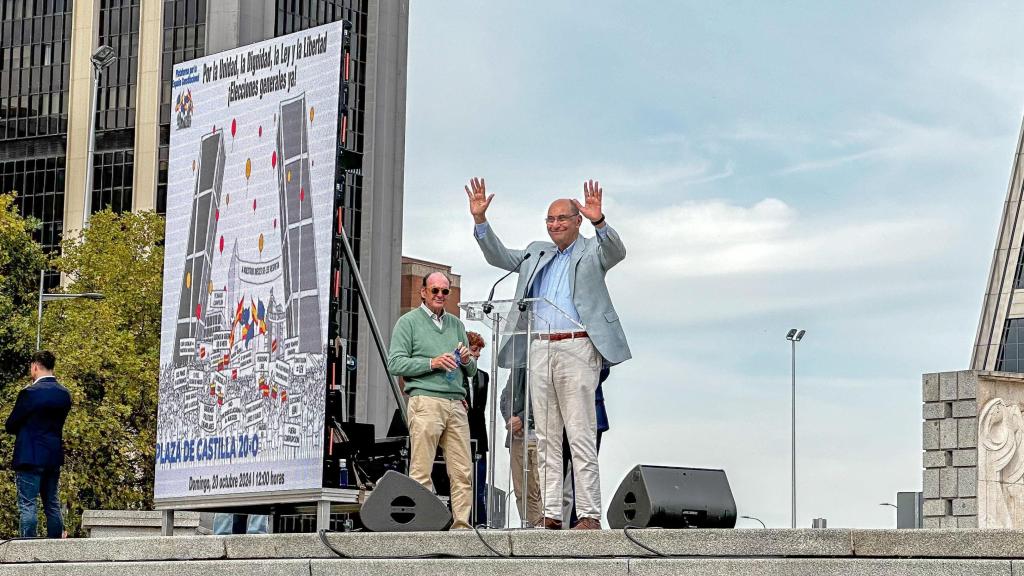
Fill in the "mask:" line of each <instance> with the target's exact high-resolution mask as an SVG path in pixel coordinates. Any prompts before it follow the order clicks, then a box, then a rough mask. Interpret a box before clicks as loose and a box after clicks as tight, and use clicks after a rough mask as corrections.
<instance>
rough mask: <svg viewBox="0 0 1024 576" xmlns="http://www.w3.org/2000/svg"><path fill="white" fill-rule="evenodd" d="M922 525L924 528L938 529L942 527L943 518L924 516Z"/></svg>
mask: <svg viewBox="0 0 1024 576" xmlns="http://www.w3.org/2000/svg"><path fill="white" fill-rule="evenodd" d="M921 527H922V528H930V529H936V530H937V529H939V528H942V518H941V517H934V518H924V519H922V521H921Z"/></svg>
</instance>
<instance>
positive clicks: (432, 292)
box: [430, 288, 451, 296]
mask: <svg viewBox="0 0 1024 576" xmlns="http://www.w3.org/2000/svg"><path fill="white" fill-rule="evenodd" d="M438 292H440V293H441V294H444V295H445V296H447V295H448V294H450V293H451V290H449V289H447V288H431V289H430V293H431V294H433V295H434V296H437V293H438Z"/></svg>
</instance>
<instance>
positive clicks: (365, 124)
mask: <svg viewBox="0 0 1024 576" xmlns="http://www.w3.org/2000/svg"><path fill="white" fill-rule="evenodd" d="M408 8H409V3H408V0H302V1H300V2H296V1H294V0H216V1H213V0H144V1H143V0H76V1H74V2H71V1H69V0H45V1H43V0H10V1H7V0H5V1H4V2H2V3H0V193H4V192H9V191H12V190H16V191H17V192H18V195H19V196H18V198H19V199H18V206H19V208H20V209H21V211H22V213H23V214H26V215H32V216H34V217H36V218H38V219H39V220H40V221H41V222H42V223H43V226H42V228H41V230H40V231H39V232H38V233H37V239H38V240H39V241H40V242H41V243H42V244H43V245H44V246H45V247H47V248H49V249H55V248H56V247H57V246H58V245H59V243H60V240H61V238H62V236H64V235H73V234H76V233H77V231H79V230H81V228H82V226H83V221H84V219H85V216H86V212H87V211H89V212H91V211H95V210H101V209H104V208H106V207H108V206H109V207H110V208H112V209H114V210H116V211H120V210H156V211H157V212H159V213H164V211H165V209H166V198H167V160H168V154H169V142H170V126H171V121H172V120H173V118H172V109H173V105H174V102H173V101H172V91H171V80H172V79H171V74H172V70H173V66H174V64H177V63H179V62H183V61H185V60H191V59H193V58H197V57H200V56H205V55H208V54H214V53H217V52H221V51H223V50H227V49H231V48H236V47H238V46H242V45H245V44H250V43H252V42H257V41H260V40H266V39H268V38H272V37H276V36H281V35H284V34H290V33H292V32H298V31H301V30H305V29H308V28H312V27H315V26H318V25H321V24H326V23H328V22H336V21H338V20H342V19H344V20H349V21H350V22H352V24H353V28H352V34H353V45H352V54H351V56H352V60H351V66H352V74H351V78H352V81H351V84H350V87H351V91H350V95H349V112H348V118H347V119H346V126H347V130H346V134H345V137H344V141H345V146H346V149H347V152H348V154H347V157H346V166H347V167H348V168H349V169H350V171H349V175H348V178H347V179H346V186H345V189H344V190H343V191H342V204H343V213H344V222H345V227H346V230H347V232H348V234H349V237H350V239H351V240H352V244H353V246H352V248H353V250H354V252H355V254H356V258H357V259H358V260H359V267H360V270H361V272H362V274H363V279H364V281H365V282H366V283H367V285H368V286H369V287H370V292H371V294H369V295H368V296H369V298H370V301H371V303H372V305H373V307H374V312H375V313H376V315H377V319H378V321H379V322H380V323H381V328H382V330H383V331H384V332H385V333H387V332H389V328H390V326H391V325H392V324H393V323H394V321H395V319H396V318H397V312H398V298H399V293H398V292H399V291H398V286H399V278H400V258H401V237H402V234H401V230H402V188H403V177H404V162H405V87H406V72H405V67H406V51H407V38H408V15H409V10H408ZM104 45H105V46H110V47H111V48H112V49H113V50H114V53H115V54H116V56H117V58H116V60H115V61H114V62H113V63H112V64H110V65H109V66H108V67H106V68H105V69H103V70H102V72H101V73H100V75H99V87H98V98H97V99H96V101H95V103H94V102H93V99H92V95H93V89H94V84H93V78H94V76H93V64H92V62H91V60H90V58H91V56H92V54H93V52H94V51H95V50H96V49H97V48H98V47H100V46H104ZM94 110H95V114H94V113H93V111H94ZM90 123H92V124H93V126H94V127H95V147H94V153H93V158H92V160H93V178H92V184H91V186H90V189H89V190H88V191H86V186H87V178H86V169H87V166H88V160H89V158H88V150H89V140H90V138H89V134H90ZM54 281H56V279H54ZM341 290H342V291H343V292H344V293H345V294H343V300H344V301H345V302H347V303H348V304H347V309H346V311H345V317H346V318H347V320H346V321H345V322H344V323H343V325H342V327H341V334H342V337H343V338H345V339H346V340H347V343H348V346H347V350H348V351H349V354H351V355H353V356H355V358H356V360H357V361H356V363H355V365H356V366H357V368H356V372H355V373H356V378H355V386H350V387H349V395H350V397H349V399H348V400H349V402H348V405H349V406H350V407H352V413H351V416H352V417H353V418H355V419H357V420H359V421H363V422H373V423H376V424H378V427H379V428H381V429H385V428H386V424H387V419H388V417H389V416H390V414H391V411H392V410H393V408H394V405H393V401H392V400H391V393H390V390H389V389H388V387H387V375H386V373H385V371H384V369H383V367H382V366H380V363H379V362H378V361H377V360H376V359H375V357H374V356H373V346H372V342H371V341H370V340H369V336H370V331H369V329H368V326H367V325H366V321H365V318H364V315H363V314H360V311H359V309H358V308H357V306H358V298H357V297H356V295H355V292H354V290H355V286H354V284H353V283H352V282H351V281H350V280H348V279H347V278H346V279H345V281H344V283H343V285H342V286H341Z"/></svg>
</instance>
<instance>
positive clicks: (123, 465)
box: [0, 210, 164, 534]
mask: <svg viewBox="0 0 1024 576" xmlns="http://www.w3.org/2000/svg"><path fill="white" fill-rule="evenodd" d="M163 235H164V225H163V219H162V218H161V217H160V216H158V215H156V214H154V213H151V212H141V213H124V214H114V213H112V212H110V211H109V210H108V211H104V212H99V213H97V214H94V215H93V216H92V217H91V218H90V225H89V228H87V229H86V230H85V231H84V233H83V234H82V235H81V236H80V237H77V238H74V239H68V240H65V242H64V243H63V246H62V255H61V256H60V257H59V258H56V259H55V261H54V265H55V266H56V268H57V269H58V270H60V271H61V272H62V273H63V274H64V278H65V279H66V281H65V285H64V287H63V290H65V291H66V292H68V293H83V292H99V293H101V294H103V295H104V299H103V300H99V301H93V300H85V299H74V300H65V301H55V302H50V303H47V304H46V308H45V311H44V320H43V348H45V349H49V350H52V351H53V352H54V354H55V355H56V357H57V366H56V370H55V372H56V376H57V378H58V379H59V380H60V381H61V383H62V384H64V386H66V387H67V388H68V390H69V391H70V392H71V396H72V399H73V401H74V406H73V408H72V410H71V414H70V415H69V417H68V421H67V424H66V425H65V427H64V442H65V449H66V463H65V465H64V468H63V470H62V472H61V500H62V501H63V502H65V503H67V505H68V512H69V513H68V516H67V518H66V519H65V522H66V524H67V526H68V531H69V532H70V533H72V534H75V533H78V532H80V525H81V512H82V510H85V509H151V508H152V505H153V502H152V500H153V474H154V461H153V452H154V446H155V437H156V415H157V376H158V371H159V363H160V314H161V292H162V288H163V286H162V274H163V253H164V251H163V245H162V243H163ZM0 323H2V321H0ZM7 392H8V393H7V394H6V395H7V396H9V398H8V400H12V399H13V397H14V395H16V391H14V392H13V394H14V395H12V394H11V393H10V391H7ZM12 404H13V402H12V401H9V402H7V403H5V405H6V406H10V405H12ZM7 412H9V408H8V409H7ZM4 416H6V414H4ZM12 440H13V437H12V436H9V435H8V436H5V438H4V441H3V443H0V457H5V458H8V461H9V458H10V450H11V444H12ZM14 493H15V491H14V488H13V482H11V483H4V485H2V486H0V529H2V530H3V531H8V530H11V531H13V529H14V527H15V526H17V521H16V515H17V507H16V506H15V504H14ZM5 516H6V517H5Z"/></svg>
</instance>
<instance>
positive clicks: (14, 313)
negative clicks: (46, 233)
mask: <svg viewBox="0 0 1024 576" xmlns="http://www.w3.org/2000/svg"><path fill="white" fill-rule="evenodd" d="M37 227H38V222H36V221H33V220H31V219H25V218H22V217H21V216H20V215H19V214H18V211H17V208H16V207H15V205H14V195H13V194H3V195H0V389H4V388H7V387H9V386H10V385H11V384H12V383H14V382H16V381H18V379H19V378H21V377H23V376H26V375H27V371H26V366H27V362H28V359H29V356H30V355H31V354H32V350H34V349H35V328H36V304H37V302H38V300H37V299H38V297H39V293H38V291H39V271H40V270H41V269H43V268H44V267H45V266H46V257H45V256H44V254H43V250H42V248H41V247H40V246H39V244H37V243H36V242H34V241H33V240H32V231H33V230H34V229H35V228H37Z"/></svg>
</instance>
